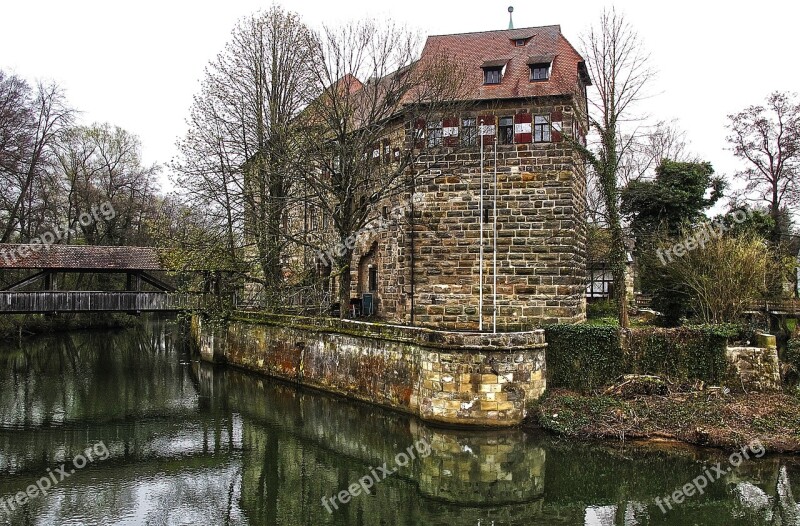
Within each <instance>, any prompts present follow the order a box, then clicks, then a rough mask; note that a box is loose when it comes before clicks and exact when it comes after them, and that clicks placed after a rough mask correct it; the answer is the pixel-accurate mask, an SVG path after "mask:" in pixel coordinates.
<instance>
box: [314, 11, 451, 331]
mask: <svg viewBox="0 0 800 526" xmlns="http://www.w3.org/2000/svg"><path fill="white" fill-rule="evenodd" d="M315 43H316V53H315V55H314V57H315V63H314V65H313V67H312V71H313V72H314V75H315V79H314V80H315V83H316V86H317V89H318V90H319V92H320V95H319V97H317V99H315V100H314V101H313V102H312V103H311V104H310V105H309V108H308V109H307V111H306V113H305V115H304V119H303V121H304V125H305V126H306V131H307V133H306V137H305V138H306V141H307V142H306V145H307V148H308V150H309V151H310V152H311V153H312V157H313V160H314V162H315V163H316V165H317V168H318V169H317V170H312V171H309V172H308V174H307V176H306V183H307V185H308V187H309V189H310V192H311V196H312V198H313V199H314V201H315V202H316V203H317V204H318V206H320V207H321V209H322V211H323V213H324V214H325V215H326V216H327V217H329V218H330V219H331V222H332V226H333V230H334V231H335V237H336V239H335V243H336V247H337V248H338V250H336V251H335V252H334V253H335V261H334V262H333V263H334V266H335V268H334V269H332V270H333V272H332V274H333V275H334V276H338V277H339V279H338V284H339V300H340V302H341V305H342V306H343V308H342V309H341V313H342V315H343V316H344V314H345V312H346V308H344V307H346V306H347V305H348V303H349V299H350V280H351V278H350V265H351V260H352V256H353V252H354V243H353V240H354V236H355V234H356V233H357V232H358V231H360V230H361V229H362V228H364V227H365V226H366V225H367V224H368V223H369V222H370V221H372V220H373V219H375V218H376V216H377V214H378V207H377V204H378V203H379V202H381V201H384V200H386V199H389V198H391V197H393V196H397V195H399V194H405V195H410V194H411V193H413V188H414V186H415V185H416V184H418V183H419V182H420V181H419V180H420V178H421V177H424V175H423V171H422V170H421V169H419V170H418V169H417V167H416V166H415V161H416V159H417V158H418V156H419V154H420V152H421V149H422V148H424V147H425V146H426V137H425V133H426V125H425V123H426V122H431V121H434V120H436V119H438V120H439V121H441V120H442V118H443V115H445V114H447V112H452V113H453V114H455V112H457V102H456V101H458V100H460V99H462V98H463V97H461V95H462V94H463V93H464V92H465V85H466V83H465V79H466V76H465V75H464V72H463V69H462V68H461V67H459V66H458V65H456V64H454V63H453V62H451V61H450V60H449V59H448V58H447V57H446V56H444V55H443V54H439V53H438V52H437V51H436V50H431V53H426V56H425V57H424V58H423V59H418V58H417V56H418V49H419V47H420V46H419V44H420V41H419V38H418V36H417V35H415V34H413V33H411V32H409V31H407V30H406V29H404V28H402V27H399V26H397V25H396V24H394V23H392V22H389V23H387V22H386V21H376V20H365V21H360V22H355V23H351V24H349V25H345V26H343V27H341V28H326V29H325V30H323V31H322V32H321V33H320V34H319V35H317V36H316V41H315ZM359 79H363V82H362V81H361V80H359Z"/></svg>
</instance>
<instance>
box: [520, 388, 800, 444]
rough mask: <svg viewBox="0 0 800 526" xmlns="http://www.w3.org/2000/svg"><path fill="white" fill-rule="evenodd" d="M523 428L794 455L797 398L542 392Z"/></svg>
mask: <svg viewBox="0 0 800 526" xmlns="http://www.w3.org/2000/svg"><path fill="white" fill-rule="evenodd" d="M526 425H528V426H531V427H541V428H543V429H545V430H548V431H551V432H553V433H556V434H559V435H562V436H568V437H577V438H604V439H616V440H637V439H656V440H664V439H667V440H678V441H682V442H687V443H690V444H696V445H702V446H712V447H721V448H725V449H733V448H737V447H741V446H743V445H745V444H748V443H749V442H751V441H753V440H755V439H758V440H760V441H761V443H762V444H763V445H764V446H765V448H766V449H767V451H769V452H800V397H798V396H792V395H786V394H755V393H753V394H749V395H734V394H729V395H721V394H720V395H719V396H718V397H710V396H709V395H708V394H707V393H704V392H690V393H673V394H669V395H666V396H655V395H641V396H635V397H632V398H621V397H617V396H601V395H595V396H591V395H581V394H578V393H574V392H571V391H566V390H559V389H556V390H552V391H548V392H547V393H545V395H544V396H543V397H542V399H541V400H539V402H538V403H537V404H536V405H535V406H534V407H533V408H532V410H531V411H530V413H529V417H528V420H527V422H526Z"/></svg>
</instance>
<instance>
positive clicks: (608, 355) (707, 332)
mask: <svg viewBox="0 0 800 526" xmlns="http://www.w3.org/2000/svg"><path fill="white" fill-rule="evenodd" d="M621 334H622V333H621V331H620V329H618V328H616V327H607V326H597V325H551V326H549V327H547V328H546V329H545V336H546V340H547V344H548V347H547V382H548V386H549V387H554V388H566V389H574V390H577V391H583V392H591V391H595V390H597V389H599V388H601V387H603V386H604V385H608V384H610V383H612V382H613V381H614V380H616V379H617V378H618V377H619V376H621V375H623V374H651V375H656V376H661V377H664V378H668V379H670V380H671V381H672V382H674V383H678V384H689V383H692V382H693V381H695V380H702V381H703V382H706V383H709V384H719V383H720V382H721V381H722V380H723V378H724V376H725V373H726V370H727V362H726V359H725V352H726V347H727V343H728V340H729V339H730V338H734V337H736V335H737V329H736V328H735V327H733V326H726V325H713V326H707V325H701V326H694V327H683V328H679V329H660V328H650V327H647V328H635V329H631V330H630V331H629V332H628V333H627V334H628V335H627V338H626V343H625V346H624V347H625V348H624V349H623V345H622V339H621V337H620V335H621Z"/></svg>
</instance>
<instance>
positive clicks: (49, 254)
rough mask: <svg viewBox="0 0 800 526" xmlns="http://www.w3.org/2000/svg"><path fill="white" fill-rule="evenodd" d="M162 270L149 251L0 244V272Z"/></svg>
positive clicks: (155, 252)
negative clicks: (9, 270) (6, 270)
mask: <svg viewBox="0 0 800 526" xmlns="http://www.w3.org/2000/svg"><path fill="white" fill-rule="evenodd" d="M33 249H36V250H33ZM162 268H163V267H162V265H161V260H160V257H159V250H158V249H155V248H150V247H103V246H86V245H16V244H0V269H73V270H77V269H86V270H122V271H125V270H162Z"/></svg>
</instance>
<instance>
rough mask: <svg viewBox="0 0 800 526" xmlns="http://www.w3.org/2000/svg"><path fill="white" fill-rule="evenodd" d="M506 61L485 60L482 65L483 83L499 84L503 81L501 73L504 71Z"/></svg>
mask: <svg viewBox="0 0 800 526" xmlns="http://www.w3.org/2000/svg"><path fill="white" fill-rule="evenodd" d="M507 63H508V60H507V59H503V60H487V61H486V62H484V63H483V65H482V66H481V68H483V83H484V84H500V83H501V82H502V81H503V73H504V72H505V69H506V64H507Z"/></svg>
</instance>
